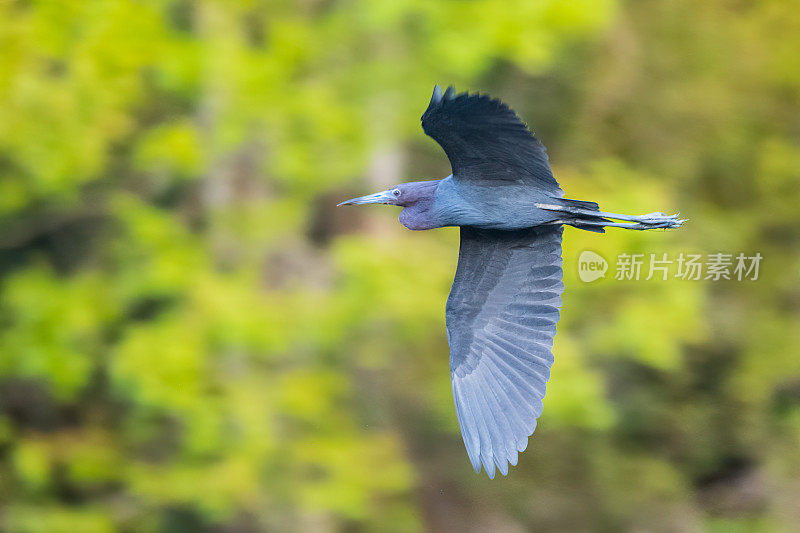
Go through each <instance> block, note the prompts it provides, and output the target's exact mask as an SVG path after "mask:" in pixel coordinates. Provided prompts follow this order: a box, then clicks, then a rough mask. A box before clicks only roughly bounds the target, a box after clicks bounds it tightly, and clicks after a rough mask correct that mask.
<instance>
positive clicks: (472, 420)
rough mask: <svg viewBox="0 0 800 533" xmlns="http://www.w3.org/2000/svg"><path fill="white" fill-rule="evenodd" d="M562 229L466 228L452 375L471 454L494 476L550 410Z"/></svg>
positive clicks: (450, 304)
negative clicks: (545, 405) (545, 403)
mask: <svg viewBox="0 0 800 533" xmlns="http://www.w3.org/2000/svg"><path fill="white" fill-rule="evenodd" d="M561 232H562V230H561V227H560V226H557V227H544V226H540V227H537V228H529V229H524V230H518V231H500V230H484V229H478V228H472V227H462V228H461V249H460V251H459V256H458V268H457V269H456V276H455V280H454V281H453V288H452V289H451V291H450V297H449V298H448V300H447V340H448V343H449V344H450V378H451V380H452V385H453V397H454V399H455V406H456V414H457V415H458V423H459V425H460V427H461V435H462V437H463V438H464V444H465V445H466V448H467V454H468V455H469V459H470V461H471V462H472V466H473V468H475V471H476V472H479V471H480V468H481V462H482V463H483V466H484V468H485V469H486V473H487V474H488V475H489V477H490V478H493V477H494V469H495V465H497V468H498V469H499V470H500V471H501V472H502V473H503V475H505V474H506V473H507V472H508V463H511V464H512V465H516V464H517V453H518V452H521V451H523V450H524V449H525V447H526V446H527V443H528V436H529V435H531V434H532V433H533V430H534V429H535V427H536V419H537V418H538V417H539V415H540V414H541V412H542V398H543V397H544V393H545V384H546V383H547V380H548V378H549V377H550V365H551V364H552V363H553V356H552V353H551V349H552V346H553V336H554V335H555V332H556V322H557V321H558V318H559V309H560V307H561V293H562V292H563V291H564V284H563V282H562V280H561V276H562V272H561Z"/></svg>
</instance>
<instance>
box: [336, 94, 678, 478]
mask: <svg viewBox="0 0 800 533" xmlns="http://www.w3.org/2000/svg"><path fill="white" fill-rule="evenodd" d="M422 129H423V130H424V131H425V133H426V134H427V135H429V136H430V137H432V138H433V140H435V141H436V142H437V143H439V145H440V146H441V147H442V149H444V152H445V154H446V155H447V158H448V159H449V160H450V166H451V168H452V173H451V174H450V175H449V176H447V177H446V178H444V179H440V180H432V181H417V182H411V183H402V184H399V185H397V186H396V187H393V188H391V189H389V190H386V191H382V192H379V193H376V194H371V195H368V196H362V197H360V198H353V199H352V200H347V201H345V202H342V203H341V204H339V205H349V204H389V205H396V206H400V207H402V208H403V210H402V212H401V213H400V222H401V223H402V224H403V225H404V226H406V227H407V228H409V229H412V230H427V229H433V228H440V227H444V226H460V228H461V246H460V250H459V254H458V266H457V268H456V274H455V279H454V281H453V287H452V289H451V290H450V296H449V298H448V300H447V307H446V313H445V315H446V322H447V341H448V344H449V346H450V379H451V382H452V387H453V398H454V400H455V409H456V416H457V417H458V423H459V426H460V428H461V436H462V437H463V439H464V445H465V447H466V449H467V455H468V456H469V460H470V462H471V463H472V467H473V468H474V469H475V472H480V469H481V464H482V465H483V468H484V469H485V470H486V473H487V474H488V476H489V477H490V478H494V475H495V467H497V469H498V470H499V471H500V472H502V473H503V475H506V474H507V473H508V464H509V463H510V464H512V465H516V464H517V457H518V454H519V452H522V451H524V450H525V448H526V447H527V444H528V437H529V436H530V435H532V434H533V431H534V429H535V428H536V419H537V418H538V417H539V415H540V414H541V413H542V399H543V398H544V394H545V385H546V384H547V380H548V379H549V377H550V366H551V365H552V364H553V355H552V347H553V337H554V335H555V333H556V323H557V322H558V319H559V314H560V308H561V293H562V292H563V291H564V284H563V282H562V270H561V234H562V228H563V226H564V225H565V224H566V225H569V226H573V227H575V228H580V229H583V230H588V231H594V232H598V233H603V232H604V231H605V229H604V228H606V227H619V228H627V229H634V230H648V229H656V228H675V227H678V226H680V225H681V223H683V222H684V221H683V220H681V219H679V218H678V215H665V214H664V213H658V212H657V213H650V214H647V215H639V216H634V215H622V214H615V213H606V212H603V211H600V210H599V207H598V205H597V203H595V202H588V201H584V200H570V199H567V198H564V197H563V196H564V193H563V191H562V190H561V188H560V186H559V184H558V182H557V181H556V179H555V178H554V177H553V172H552V170H551V169H550V163H549V161H548V157H547V153H546V151H545V148H544V146H543V145H542V143H541V142H539V140H538V139H537V138H536V137H535V136H534V135H533V134H532V133H531V132H530V130H528V128H527V127H526V126H525V124H524V123H523V122H522V121H521V120H520V119H519V117H518V116H517V115H516V113H514V111H513V110H511V109H510V108H509V107H508V106H506V105H505V104H504V103H502V102H501V101H499V100H496V99H493V98H491V97H489V96H487V95H484V94H469V93H460V94H456V92H455V89H454V88H453V87H448V89H447V90H446V91H444V92H442V89H441V88H440V87H439V86H438V85H437V86H436V87H435V88H434V90H433V96H432V97H431V101H430V104H429V105H428V108H427V109H426V110H425V113H424V114H423V115H422Z"/></svg>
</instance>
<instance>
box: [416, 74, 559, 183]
mask: <svg viewBox="0 0 800 533" xmlns="http://www.w3.org/2000/svg"><path fill="white" fill-rule="evenodd" d="M422 129H423V130H425V133H426V134H427V135H429V136H430V137H432V138H433V140H435V141H436V142H437V143H439V144H440V145H441V147H442V148H443V149H444V151H445V153H446V154H447V157H448V159H450V165H451V166H452V167H453V177H454V178H456V179H468V180H501V181H511V182H515V181H516V182H518V181H520V180H522V181H523V182H525V183H527V184H529V185H533V186H536V187H538V188H540V189H542V190H546V191H550V192H560V191H561V189H559V186H558V182H557V181H556V180H555V178H554V177H553V173H552V171H551V170H550V163H549V161H548V159H547V152H546V151H545V148H544V145H542V143H540V142H539V140H538V139H536V137H534V136H533V134H532V133H531V132H530V130H528V128H527V127H526V126H525V124H523V123H522V121H521V120H520V119H519V117H517V115H516V113H514V111H512V110H511V109H510V108H509V107H508V106H507V105H505V104H504V103H503V102H501V101H500V100H494V99H492V98H490V97H489V96H486V95H483V94H468V93H461V94H455V90H454V89H453V87H448V89H447V91H445V92H444V94H442V90H441V88H439V86H438V85H437V86H436V88H435V89H434V91H433V96H432V97H431V102H430V104H429V105H428V109H427V110H426V111H425V113H424V114H423V115H422ZM559 196H560V195H559Z"/></svg>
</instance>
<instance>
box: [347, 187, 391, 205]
mask: <svg viewBox="0 0 800 533" xmlns="http://www.w3.org/2000/svg"><path fill="white" fill-rule="evenodd" d="M392 200H394V195H393V194H392V191H391V190H388V191H381V192H376V193H375V194H368V195H366V196H359V197H358V198H353V199H351V200H347V201H345V202H342V203H340V204H337V205H336V207H339V206H340V205H361V204H388V203H390V202H391V201H392Z"/></svg>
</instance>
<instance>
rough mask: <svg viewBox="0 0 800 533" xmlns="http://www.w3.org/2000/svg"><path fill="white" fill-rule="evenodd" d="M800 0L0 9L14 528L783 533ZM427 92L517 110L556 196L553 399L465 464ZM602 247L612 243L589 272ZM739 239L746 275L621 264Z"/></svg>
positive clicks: (796, 473) (4, 406)
mask: <svg viewBox="0 0 800 533" xmlns="http://www.w3.org/2000/svg"><path fill="white" fill-rule="evenodd" d="M799 57H800V2H798V1H797V0H760V1H746V0H706V1H703V2H698V1H695V0H647V1H634V0H617V1H615V0H567V1H560V0H536V1H524V0H471V1H454V0H451V1H431V0H369V1H368V0H300V1H296V2H290V1H280V0H274V1H263V0H236V1H222V0H219V1H216V0H175V1H168V0H161V1H137V0H98V1H83V0H73V1H66V0H40V1H34V0H27V1H25V0H2V1H0V291H1V292H0V530H3V531H9V532H17V531H19V532H38V531H43V532H44V531H47V532H58V531H64V532H84V531H85V532H100V531H114V530H121V531H167V532H173V531H176V532H177V531H223V532H249V531H304V532H305V531H311V532H314V531H317V532H327V531H419V530H427V531H443V532H446V531H468V530H474V531H491V532H501V531H527V530H534V531H793V530H794V531H797V530H798V529H800V321H799V320H798V319H800V283H799V281H800V247H799V246H798V244H800V207H799V205H800V68H798V64H799V63H798V58H799ZM434 83H440V84H442V85H448V84H451V83H452V84H455V85H456V86H457V88H458V89H460V90H466V89H469V90H473V91H476V90H480V91H483V92H489V93H491V94H493V95H496V96H499V97H502V98H503V99H504V100H505V101H507V102H508V103H509V104H511V105H512V106H513V107H514V108H515V109H517V111H518V112H519V113H520V114H521V116H522V117H523V118H524V119H525V120H526V121H527V122H528V123H529V124H530V125H531V127H532V128H533V129H534V130H535V132H536V133H537V135H538V136H539V137H540V138H541V139H542V140H543V141H544V142H545V144H546V145H547V146H548V148H549V153H550V156H551V161H552V163H553V167H554V171H555V173H556V176H557V178H558V179H559V180H560V182H561V184H562V186H563V188H564V189H565V191H566V192H567V195H568V196H569V197H572V198H582V199H593V200H597V201H599V202H600V204H601V206H602V207H604V208H606V209H607V210H610V211H615V212H630V213H647V212H651V211H656V210H659V211H666V212H678V211H680V213H681V214H682V215H683V216H685V217H687V218H688V219H689V223H688V224H687V225H686V226H685V227H684V228H683V229H681V230H679V231H672V232H660V231H659V232H646V233H640V232H625V231H619V230H617V231H614V230H611V231H609V232H608V233H607V234H605V235H597V234H591V233H586V232H581V231H579V230H575V229H572V228H567V229H566V231H565V246H564V261H565V262H564V264H565V283H566V286H567V290H566V293H565V295H564V307H563V312H562V321H561V323H560V325H559V332H558V334H557V336H556V341H555V358H556V363H555V366H554V367H553V373H552V377H551V381H550V386H549V387H548V394H547V397H546V398H545V412H544V414H543V416H542V418H541V419H540V421H539V426H538V428H537V430H536V434H535V436H534V437H533V438H532V440H531V441H530V444H529V447H528V450H527V451H526V452H525V453H524V454H522V455H521V457H520V462H519V466H517V467H516V468H514V469H513V470H512V471H511V473H510V475H509V476H508V477H506V478H502V477H500V478H498V479H495V480H494V481H489V480H488V479H487V478H486V477H485V475H480V476H478V475H476V474H475V473H474V472H473V471H472V469H471V468H470V465H469V462H468V460H467V457H466V454H465V452H464V447H463V444H462V442H461V436H460V433H459V431H458V427H457V422H456V417H455V415H454V410H453V405H452V399H451V390H450V382H449V371H448V350H447V344H446V339H445V334H444V304H445V299H446V296H447V293H448V290H449V284H450V282H451V281H452V276H453V273H454V269H455V263H456V257H457V246H458V231H457V230H456V229H453V228H449V229H443V230H436V231H431V232H410V231H408V230H405V229H404V228H402V227H401V226H400V225H399V224H398V223H397V220H396V216H397V210H396V209H395V208H387V207H384V206H374V207H362V208H339V209H336V208H335V207H334V206H335V204H336V203H337V202H339V201H342V200H343V199H346V198H349V197H351V196H355V195H361V194H366V193H369V192H373V191H375V190H379V189H383V188H386V187H387V186H391V185H393V184H394V183H397V182H402V181H410V180H414V179H433V178H438V177H442V176H445V175H447V174H448V173H449V164H448V162H447V160H446V158H445V156H444V154H443V153H442V152H441V151H440V149H439V147H438V146H437V145H436V144H435V143H434V142H433V141H432V140H431V139H429V138H427V137H425V136H424V135H423V133H422V131H421V129H420V127H419V116H420V115H421V113H422V111H423V110H424V109H425V107H426V106H427V103H428V99H429V98H430V93H431V91H432V88H433V85H434ZM587 249H588V250H592V251H594V252H597V253H599V254H601V255H603V256H604V257H606V258H607V259H608V260H609V262H611V263H612V266H611V269H612V270H610V271H609V275H607V276H606V278H605V279H603V280H600V281H597V282H595V283H591V284H587V283H582V282H581V281H580V280H579V279H578V276H577V256H578V254H579V253H580V252H581V251H583V250H587ZM680 252H685V253H701V254H708V253H716V252H723V253H733V254H736V253H738V252H745V253H747V254H753V253H755V252H759V253H761V254H762V255H763V257H764V259H763V262H762V264H761V272H760V276H759V279H758V280H757V281H750V282H747V281H741V282H739V281H735V280H733V281H724V280H723V281H683V280H676V279H671V280H670V281H660V280H656V279H654V280H650V281H615V280H614V279H613V260H614V258H615V257H616V255H617V254H618V253H645V254H649V253H656V254H662V253H668V254H670V255H671V256H672V257H675V256H677V254H679V253H680Z"/></svg>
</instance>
